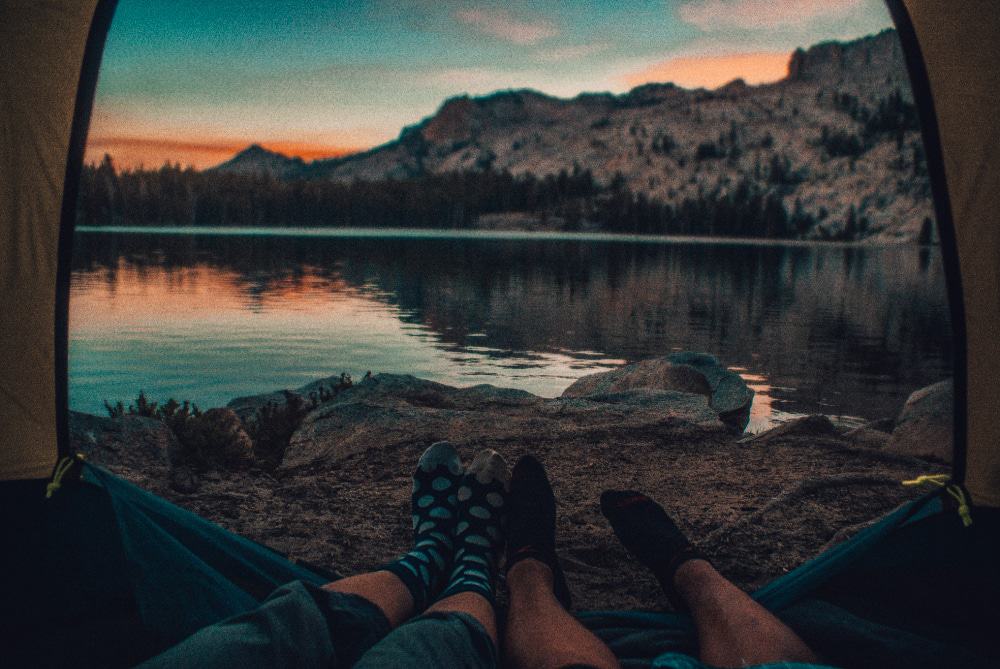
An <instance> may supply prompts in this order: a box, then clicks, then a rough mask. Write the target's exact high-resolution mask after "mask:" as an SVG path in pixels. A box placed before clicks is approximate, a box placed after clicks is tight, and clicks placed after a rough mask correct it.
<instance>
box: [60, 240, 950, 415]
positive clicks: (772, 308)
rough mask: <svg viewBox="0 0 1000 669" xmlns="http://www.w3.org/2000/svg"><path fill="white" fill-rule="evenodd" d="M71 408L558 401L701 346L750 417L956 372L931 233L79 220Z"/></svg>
mask: <svg viewBox="0 0 1000 669" xmlns="http://www.w3.org/2000/svg"><path fill="white" fill-rule="evenodd" d="M75 244H76V246H75V254H74V263H73V275H72V292H71V301H70V403H71V406H72V408H74V409H76V410H80V411H88V412H94V413H100V412H102V411H103V404H102V402H103V400H104V399H108V400H111V401H114V400H117V399H122V400H128V399H130V398H134V397H135V395H136V394H137V393H138V391H139V389H144V390H145V391H146V392H147V393H148V394H150V395H151V396H152V397H154V398H157V399H165V398H166V397H168V396H172V397H175V398H178V399H192V400H194V401H195V402H196V403H198V404H199V405H201V406H202V407H208V406H218V405H222V404H224V403H225V402H227V401H228V400H229V399H231V398H232V397H235V396H239V395H246V394H253V393H258V392H263V391H267V390H272V389H275V388H282V387H297V386H300V385H302V384H304V383H307V382H309V381H312V380H315V379H316V378H318V377H321V376H328V375H331V374H339V373H340V372H341V371H346V372H349V373H351V374H353V375H354V376H355V378H358V377H360V375H362V374H363V373H364V372H365V371H367V370H372V371H373V372H375V373H378V372H396V373H407V374H414V375H416V376H421V377H425V378H429V379H433V380H436V381H441V382H444V383H449V384H453V385H473V384H477V383H492V384H495V385H501V386H510V387H515V388H523V389H525V390H529V391H531V392H533V393H537V394H539V395H546V396H556V395H558V394H559V393H560V392H562V390H563V389H564V388H565V387H566V386H567V385H569V384H570V383H571V382H572V381H573V380H574V379H576V378H578V377H580V376H583V375H585V374H590V373H592V372H596V371H601V370H605V369H608V368H611V367H614V366H616V365H618V364H621V363H622V362H625V361H631V360H638V359H642V358H646V357H650V356H657V355H663V354H665V353H669V352H671V351H677V350H697V351H707V352H710V353H713V354H715V355H717V356H718V357H719V358H720V359H721V360H722V361H723V362H724V363H725V364H727V365H729V366H730V367H731V368H733V369H735V370H737V371H738V372H739V373H740V374H742V375H743V377H744V378H745V379H746V380H747V382H748V383H749V384H750V385H751V386H752V387H753V388H754V389H755V390H756V391H757V398H756V400H755V404H754V410H753V416H752V421H751V426H750V428H749V429H751V430H759V429H761V428H763V427H765V426H767V425H769V424H771V423H772V422H773V421H775V420H781V419H784V418H787V417H788V416H789V415H796V414H802V413H814V412H819V413H826V414H830V415H835V416H843V417H849V418H863V419H871V418H879V417H884V416H894V415H895V414H896V413H897V412H898V410H899V408H900V406H901V405H902V403H903V401H904V400H905V399H906V396H907V395H908V394H909V393H910V392H912V391H913V390H915V389H916V388H919V387H921V386H923V385H926V384H928V383H932V382H934V381H937V380H940V379H942V378H944V377H946V376H948V375H949V374H950V364H951V339H950V327H949V323H948V310H947V299H946V296H945V289H944V274H943V271H942V267H941V260H940V257H939V255H938V253H937V252H936V250H927V249H919V248H915V247H908V246H907V247H891V248H865V247H845V246H834V245H794V246H781V245H765V244H738V243H708V242H690V241H687V242H678V241H673V242H671V241H664V240H655V241H654V240H649V239H631V240H622V239H609V238H607V237H606V236H600V235H599V236H594V237H589V238H581V237H568V236H562V235H551V236H548V237H546V238H544V239H539V238H530V237H525V236H524V235H499V236H496V237H494V238H490V239H482V238H476V237H470V236H467V235H450V234H447V233H426V232H423V233H419V232H406V231H400V232H396V233H393V234H386V233H385V232H382V231H346V232H345V231H337V232H334V233H317V232H315V231H311V232H310V233H309V234H308V235H295V234H288V233H285V234H280V235H275V234H271V233H266V232H263V231H237V232H236V233H234V232H233V231H228V232H227V234H197V235H191V234H167V233H166V232H165V231H159V232H152V233H150V232H143V233H136V232H126V231H116V232H107V231H100V232H98V231H82V232H78V233H77V235H76V240H75Z"/></svg>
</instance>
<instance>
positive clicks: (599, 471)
mask: <svg viewBox="0 0 1000 669" xmlns="http://www.w3.org/2000/svg"><path fill="white" fill-rule="evenodd" d="M123 438H125V437H123ZM424 446H426V445H425V444H414V445H409V446H400V447H394V448H391V449H369V450H367V451H365V452H362V453H356V454H354V455H351V456H348V457H346V458H344V459H343V460H341V461H339V462H335V463H331V464H328V465H325V466H324V467H322V468H316V469H314V470H311V471H310V470H297V471H293V472H288V473H280V474H279V475H272V474H268V473H265V472H262V471H250V472H242V473H228V472H227V473H223V472H215V473H210V474H207V475H206V476H204V478H203V480H202V482H201V485H200V487H199V489H198V490H197V491H196V492H194V493H190V494H182V493H179V492H176V491H175V490H173V489H171V488H170V487H169V485H168V484H167V481H168V478H169V477H168V476H167V474H166V469H165V466H164V465H163V464H162V463H160V464H150V463H148V462H146V463H145V464H144V463H143V461H142V459H141V458H139V459H136V458H132V459H130V460H128V461H123V460H121V459H120V458H118V457H116V456H114V454H113V453H114V451H113V450H107V449H105V452H104V454H103V455H102V454H101V453H100V452H96V453H94V457H93V458H92V459H94V460H96V461H98V462H100V461H104V462H106V463H107V464H108V465H109V468H111V469H112V470H114V471H115V472H116V473H119V474H120V475H123V476H125V477H126V478H129V479H131V480H133V481H134V482H136V483H138V484H140V485H142V486H144V487H146V488H149V489H151V490H152V491H153V492H156V493H157V494H160V495H162V496H164V497H166V498H167V499H169V500H171V501H173V502H175V503H177V504H179V505H180V506H183V507H185V508H187V509H190V510H192V511H194V512H196V513H199V514H201V515H203V516H204V517H206V518H209V519H210V520H213V521H215V522H217V523H219V524H220V525H222V526H223V527H225V528H227V529H229V530H232V531H234V532H237V533H240V534H242V535H244V536H247V537H249V538H250V539H253V540H255V541H259V542H261V543H264V544H267V545H269V546H271V547H273V548H275V549H277V550H279V551H281V552H283V553H287V554H289V555H290V556H291V557H293V558H296V559H300V560H304V561H307V562H309V563H311V564H315V565H319V566H322V567H325V568H328V569H332V570H336V571H337V572H339V573H340V574H342V575H351V574H357V573H362V572H365V571H368V570H371V569H373V568H375V567H377V566H378V565H379V564H381V563H383V562H385V561H388V560H391V559H392V558H394V557H395V556H397V555H399V554H400V553H402V552H404V551H405V550H406V549H407V548H408V547H409V536H410V530H409V500H408V497H409V491H410V479H409V477H410V472H411V470H412V468H413V466H414V464H415V462H416V460H417V458H418V457H419V455H420V453H421V451H422V449H423V447H424ZM478 447H492V448H495V449H496V450H498V451H500V452H501V454H502V455H503V456H504V457H505V458H507V460H508V462H509V463H510V464H511V465H513V463H514V462H515V461H516V459H517V458H518V457H519V456H520V455H522V454H523V453H525V452H526V449H525V448H524V447H523V446H522V445H519V444H517V443H487V442H484V443H480V444H476V445H473V446H465V447H462V448H460V452H461V454H462V457H463V459H464V460H465V461H466V462H468V461H470V460H471V459H472V456H473V454H474V450H475V449H476V448H478ZM531 451H532V452H533V453H534V455H535V456H537V457H538V458H539V459H541V460H542V462H544V463H545V465H546V467H547V468H548V471H549V475H550V478H551V480H552V483H553V487H554V489H555V493H556V497H557V499H558V502H559V518H558V551H559V554H560V556H561V558H562V560H563V563H564V567H565V570H566V572H567V576H568V580H569V583H570V587H571V589H572V592H573V596H574V603H575V608H576V609H578V610H586V609H621V608H638V609H646V610H660V609H664V608H668V607H669V605H668V604H667V602H666V600H665V598H664V597H663V596H662V595H661V593H660V592H659V589H658V587H657V584H656V582H655V581H654V579H653V578H652V576H651V575H650V574H648V573H647V572H646V571H645V570H644V569H643V568H641V567H640V566H639V565H638V564H637V563H635V562H634V561H633V560H632V559H631V558H630V557H629V556H628V555H627V554H626V553H625V551H624V549H623V548H622V547H621V545H620V544H619V543H618V541H617V539H616V538H615V536H614V534H613V533H612V531H611V529H610V526H609V525H608V523H607V522H606V521H605V519H604V518H603V516H601V514H600V510H599V504H598V498H599V496H600V493H601V491H602V490H605V489H608V488H619V489H636V490H641V491H644V492H646V493H648V494H649V495H651V496H652V497H653V498H654V499H656V500H657V501H659V502H660V503H661V504H663V506H664V507H666V509H667V510H668V511H669V512H672V513H673V514H675V516H676V518H677V519H678V522H679V523H680V525H681V526H682V527H683V528H684V529H685V530H686V531H688V532H689V534H690V536H691V537H692V538H693V539H695V540H696V541H698V542H699V543H700V544H701V546H702V548H703V549H704V550H705V552H706V553H707V554H708V555H709V556H710V558H711V559H712V560H713V561H714V562H715V564H716V565H717V567H718V568H719V569H720V570H721V571H722V572H723V573H724V574H725V575H727V576H728V577H729V578H731V579H732V580H733V581H735V582H736V583H737V584H738V585H739V586H741V587H743V588H746V589H748V590H749V589H753V588H755V587H758V586H760V585H762V584H764V583H766V582H768V581H769V580H771V579H773V578H775V577H777V576H780V575H781V574H784V573H786V572H787V571H789V570H791V569H793V568H794V567H796V566H797V565H799V564H801V563H802V562H804V561H805V560H807V559H809V558H810V557H813V556H815V555H816V554H818V553H819V552H821V551H822V550H823V549H824V548H826V547H827V546H829V545H832V544H833V543H835V542H836V541H839V540H842V539H843V538H846V537H847V536H850V535H851V534H852V533H853V532H854V531H856V530H857V529H858V528H859V527H861V526H863V525H864V524H865V523H868V522H870V521H872V520H873V519H876V518H878V517H880V516H881V515H883V514H884V513H886V512H888V511H890V510H892V509H893V508H895V507H896V506H898V505H899V504H901V503H903V502H905V501H906V500H908V499H911V498H913V497H915V496H917V495H919V494H921V493H922V492H923V491H920V490H914V489H912V488H908V487H903V486H901V485H900V484H899V481H901V480H903V479H907V478H912V477H914V476H916V475H918V474H922V473H931V472H938V471H944V468H943V466H940V465H931V464H928V463H926V462H923V461H920V460H915V459H912V458H907V457H902V456H893V455H888V454H886V453H884V452H881V451H879V450H876V449H871V448H864V447H853V446H851V445H850V443H849V442H848V440H846V439H845V438H843V437H841V436H839V435H836V434H834V435H825V436H824V435H820V434H817V433H810V431H809V430H803V431H799V432H796V431H794V430H793V431H792V432H791V433H790V434H788V435H785V436H783V437H781V438H777V439H772V440H761V439H758V440H757V441H752V442H749V443H739V441H738V439H737V438H736V437H730V436H726V435H717V436H708V437H704V436H702V437H699V438H685V437H682V436H678V437H675V438H652V439H649V440H636V441H631V442H629V443H621V442H620V441H618V440H615V439H613V438H607V439H603V440H602V439H600V438H597V439H594V440H592V441H590V440H588V441H582V440H581V441H579V442H574V443H570V444H569V445H567V442H565V441H563V442H561V443H560V444H558V446H547V445H546V444H545V443H544V442H542V443H533V444H532V446H531ZM117 452H119V453H120V452H122V451H121V449H119V450H118V451H117Z"/></svg>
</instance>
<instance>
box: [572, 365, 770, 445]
mask: <svg viewBox="0 0 1000 669" xmlns="http://www.w3.org/2000/svg"><path fill="white" fill-rule="evenodd" d="M636 388H647V389H653V390H671V391H677V392H682V393H693V394H697V395H703V396H704V397H706V398H707V399H708V403H709V406H710V407H711V408H712V409H713V410H714V411H715V412H716V413H717V414H718V415H719V419H720V420H721V421H722V422H723V423H725V424H726V425H728V426H729V427H730V428H731V429H733V430H735V431H737V432H742V431H743V430H744V429H745V428H746V426H747V423H748V422H749V421H750V406H751V404H753V394H754V393H753V391H752V390H750V388H748V387H747V385H746V383H744V382H743V379H742V378H740V375H739V374H737V373H736V372H733V371H730V370H728V369H726V368H725V367H724V366H722V365H721V364H720V363H719V361H718V360H717V359H716V358H715V357H714V356H711V355H708V354H707V353H690V352H681V353H673V354H671V355H669V356H667V357H665V358H654V359H652V360H643V361H641V362H635V363H632V364H630V365H625V366H623V367H619V368H618V369H613V370H611V371H609V372H600V373H598V374H591V375H589V376H585V377H583V378H581V379H578V380H577V381H576V382H575V383H573V384H572V385H571V386H570V387H569V388H567V389H566V390H565V391H563V394H562V396H563V397H588V396H591V395H594V394H595V393H608V392H621V391H625V390H632V389H636Z"/></svg>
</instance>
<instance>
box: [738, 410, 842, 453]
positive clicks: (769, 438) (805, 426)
mask: <svg viewBox="0 0 1000 669" xmlns="http://www.w3.org/2000/svg"><path fill="white" fill-rule="evenodd" d="M838 434H839V431H838V430H837V427H836V426H835V425H834V424H833V422H831V421H830V418H829V417H828V416H824V415H823V414H813V415H811V416H802V417H800V418H794V419H792V420H790V421H787V422H785V423H781V424H780V425H775V426H774V427H772V428H771V429H770V430H766V431H765V432H761V433H760V434H756V435H753V436H749V437H744V438H743V439H741V440H740V443H749V444H753V445H755V446H756V445H762V444H768V443H771V442H778V441H784V440H788V439H792V438H795V439H801V438H802V437H813V438H815V437H836V436H837V435H838Z"/></svg>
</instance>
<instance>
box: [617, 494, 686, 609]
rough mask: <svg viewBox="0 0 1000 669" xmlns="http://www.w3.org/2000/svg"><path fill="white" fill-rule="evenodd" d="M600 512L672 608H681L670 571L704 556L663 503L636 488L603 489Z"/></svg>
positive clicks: (672, 574) (673, 571)
mask: <svg viewBox="0 0 1000 669" xmlns="http://www.w3.org/2000/svg"><path fill="white" fill-rule="evenodd" d="M601 513H603V514H604V516H605V517H606V518H607V519H608V520H609V521H610V522H611V527H612V528H613V529H614V531H615V534H616V535H617V536H618V539H619V540H620V541H621V542H622V544H623V545H624V546H625V548H626V549H628V552H629V553H631V554H632V555H633V556H635V558H636V559H637V560H638V561H639V562H640V563H642V564H643V565H644V566H645V567H647V568H649V569H650V570H652V572H653V574H654V575H655V576H656V578H657V580H658V581H659V582H660V586H661V587H662V588H663V590H664V592H665V593H666V595H667V598H668V599H669V600H670V603H671V604H673V605H674V608H676V609H683V608H685V607H684V603H683V601H682V600H681V599H680V597H679V596H678V594H677V590H676V589H675V587H674V574H676V573H677V568H678V567H680V566H681V565H682V564H683V563H685V562H687V561H688V560H695V559H705V557H704V555H703V554H702V553H701V552H700V551H699V550H698V549H697V548H696V547H695V546H694V544H692V543H691V541H690V540H688V538H687V537H686V536H685V535H684V533H683V532H682V531H681V529H680V528H679V527H677V523H675V522H674V521H673V520H671V518H670V516H668V515H667V513H666V512H665V511H664V510H663V507H662V506H660V505H659V504H657V503H656V502H654V501H653V500H651V499H650V498H649V497H647V496H646V495H643V494H642V493H640V492H634V491H631V490H606V491H605V492H604V493H602V494H601Z"/></svg>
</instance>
